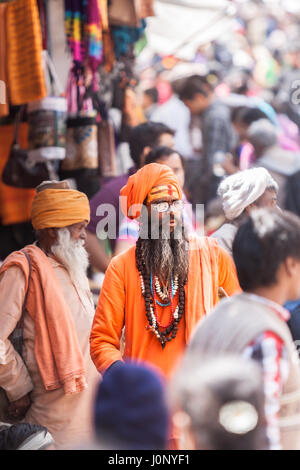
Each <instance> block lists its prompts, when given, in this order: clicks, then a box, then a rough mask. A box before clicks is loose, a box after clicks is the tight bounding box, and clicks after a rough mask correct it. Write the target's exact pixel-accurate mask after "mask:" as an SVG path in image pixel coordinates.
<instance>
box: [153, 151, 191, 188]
mask: <svg viewBox="0 0 300 470" xmlns="http://www.w3.org/2000/svg"><path fill="white" fill-rule="evenodd" d="M156 163H160V164H161V165H167V166H168V167H169V168H171V170H172V171H173V173H174V175H176V176H177V179H178V181H179V184H180V187H181V188H183V186H184V169H183V166H182V162H181V158H180V156H179V155H178V153H176V152H174V153H172V155H169V156H168V157H165V158H162V159H161V160H157V162H156Z"/></svg>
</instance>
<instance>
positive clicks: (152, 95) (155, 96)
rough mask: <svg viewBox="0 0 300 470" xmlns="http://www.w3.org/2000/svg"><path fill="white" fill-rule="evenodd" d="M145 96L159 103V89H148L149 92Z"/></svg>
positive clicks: (146, 91)
mask: <svg viewBox="0 0 300 470" xmlns="http://www.w3.org/2000/svg"><path fill="white" fill-rule="evenodd" d="M144 94H145V95H147V96H149V98H151V100H152V101H153V103H158V91H157V88H148V90H145V91H144Z"/></svg>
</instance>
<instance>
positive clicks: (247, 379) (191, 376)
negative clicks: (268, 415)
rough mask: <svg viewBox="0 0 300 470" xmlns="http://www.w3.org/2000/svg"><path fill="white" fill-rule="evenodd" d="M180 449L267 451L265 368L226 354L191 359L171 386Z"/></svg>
mask: <svg viewBox="0 0 300 470" xmlns="http://www.w3.org/2000/svg"><path fill="white" fill-rule="evenodd" d="M169 395H170V398H171V403H172V408H173V419H172V421H173V424H174V426H175V427H176V429H177V430H178V434H179V435H180V436H181V437H180V439H179V442H178V448H179V449H181V450H265V449H267V447H268V440H267V436H266V419H265V414H264V388H263V378H262V373H261V369H260V368H259V366H258V365H257V364H256V363H255V362H254V361H252V360H246V359H243V358H241V357H238V356H233V355H232V356H231V355H225V356H224V357H222V358H219V357H217V358H214V357H213V356H212V357H209V358H205V359H204V360H201V361H199V356H198V355H197V354H194V355H190V356H189V357H188V358H186V360H184V361H183V362H182V364H181V366H180V368H179V369H178V370H177V371H176V373H175V375H174V377H173V379H172V381H171V383H170V387H169Z"/></svg>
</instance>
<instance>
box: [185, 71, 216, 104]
mask: <svg viewBox="0 0 300 470" xmlns="http://www.w3.org/2000/svg"><path fill="white" fill-rule="evenodd" d="M211 91H212V87H211V85H210V84H209V83H208V82H207V80H206V79H205V77H201V76H195V75H194V76H192V77H189V78H187V79H186V81H185V82H184V84H183V85H182V87H181V89H180V91H179V98H180V99H181V100H192V99H193V98H194V97H195V96H196V95H197V94H199V93H200V94H201V95H203V96H206V97H207V96H208V95H209V93H210V92H211Z"/></svg>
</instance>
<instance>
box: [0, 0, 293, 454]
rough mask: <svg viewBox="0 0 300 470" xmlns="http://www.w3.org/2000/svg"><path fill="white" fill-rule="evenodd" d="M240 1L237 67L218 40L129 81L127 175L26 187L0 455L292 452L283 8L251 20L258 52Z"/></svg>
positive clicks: (0, 308)
mask: <svg viewBox="0 0 300 470" xmlns="http://www.w3.org/2000/svg"><path fill="white" fill-rule="evenodd" d="M250 3H251V4H252V7H253V5H254V6H255V2H250ZM253 8H254V7H253ZM253 8H252V10H251V8H250V10H249V12H248V13H246V11H244V10H243V9H241V16H240V18H239V21H240V30H239V31H238V32H237V33H236V34H239V35H240V37H239V40H240V43H241V44H242V46H243V47H242V49H243V52H244V53H245V54H246V51H247V58H248V62H247V60H246V58H245V54H244V56H243V57H244V62H245V63H247V64H248V65H247V67H248V68H247V67H236V66H235V65H234V64H235V63H236V61H237V58H236V54H234V53H233V51H231V50H230V48H228V47H227V46H228V45H227V46H226V45H224V44H222V45H220V44H219V43H218V42H216V43H214V44H213V46H212V45H211V46H210V49H209V50H208V51H206V52H205V51H204V50H203V49H201V48H200V49H199V51H198V56H197V57H198V59H197V60H198V62H202V63H205V66H206V68H207V71H206V73H203V74H202V75H200V74H194V73H193V74H190V75H189V76H186V77H184V78H182V77H181V78H180V79H176V80H174V82H173V83H172V84H171V85H172V91H171V94H170V96H169V99H168V100H166V101H165V102H164V103H162V102H161V101H160V93H159V86H158V85H157V83H158V81H159V77H156V81H155V80H154V81H153V83H152V85H151V87H150V86H149V88H147V89H146V90H144V93H143V97H142V100H141V108H142V109H143V114H144V122H141V123H140V124H138V125H136V126H129V128H128V129H127V133H128V149H129V154H130V162H131V164H132V166H130V165H129V166H128V168H127V171H126V173H124V174H119V175H118V176H116V177H110V178H107V180H106V181H102V186H101V188H100V190H99V191H98V192H97V193H96V194H94V196H93V197H91V198H90V200H89V199H88V197H87V196H86V194H84V193H83V192H81V191H79V190H77V189H73V188H72V187H71V186H70V184H69V181H68V180H64V181H45V182H43V183H42V184H40V185H39V186H38V187H37V188H36V194H35V196H34V199H33V203H32V208H31V222H32V226H33V229H34V233H35V241H34V243H32V244H29V245H26V246H25V247H24V248H23V249H22V250H18V251H13V252H12V253H11V254H9V256H8V257H6V258H5V259H3V260H2V264H1V267H0V449H20V450H21V449H84V450H86V449H98V450H104V449H115V450H117V449H119V450H128V449H134V450H141V449H148V450H225V449H235V450H241V449H244V450H267V449H272V450H281V449H283V450H285V449H300V361H299V356H298V352H297V346H298V344H299V340H300V323H299V312H300V219H299V215H300V198H299V180H300V119H299V116H300V115H299V110H298V108H297V106H295V104H294V103H293V100H292V99H290V95H291V93H292V90H293V88H292V85H293V83H294V80H295V77H297V73H298V72H297V67H298V65H299V64H298V62H297V61H298V60H299V59H298V58H297V54H294V49H293V50H292V49H291V48H289V47H288V46H287V47H286V49H284V47H283V44H282V35H281V36H280V34H279V33H280V32H281V33H282V34H284V35H285V37H286V38H290V37H294V36H293V34H294V29H293V28H292V26H293V24H294V22H295V21H296V20H295V17H294V16H293V15H292V14H286V15H283V16H282V15H280V12H277V11H276V12H275V13H274V14H273V15H271V14H270V13H268V14H267V13H266V14H265V16H264V21H265V22H264V28H261V29H259V34H261V35H262V36H264V37H265V38H266V45H267V46H266V47H267V49H266V50H265V55H264V54H263V53H262V51H259V50H258V49H257V48H258V46H257V44H256V41H255V39H254V36H253V29H255V24H256V18H255V12H254V13H253V11H254V10H255V8H254V10H253ZM251 12H252V13H251ZM247 15H248V16H247ZM251 15H252V16H251ZM280 37H281V42H280V41H279V39H280ZM278 38H279V39H278ZM278 41H279V42H278ZM295 44H296V43H295ZM295 44H294V46H295ZM294 46H293V47H294ZM295 47H296V46H295ZM299 49H300V45H299ZM266 51H267V52H268V54H267V52H266ZM266 54H267V56H268V58H269V62H270V63H269V69H268V70H267V71H266V73H265V74H263V73H262V70H261V69H262V68H263V64H262V61H261V60H260V59H261V57H265V56H266ZM239 57H240V56H239ZM213 60H214V62H213ZM213 64H214V65H215V66H216V64H217V65H218V67H217V70H213V67H212V66H213ZM249 64H250V65H249ZM272 64H273V68H274V70H275V71H274V73H273V75H272V77H271V78H270V68H271V65H272ZM276 64H277V67H275V65H276ZM226 69H228V70H230V73H227V74H226V73H225V70H226ZM272 70H273V69H272ZM233 71H234V72H235V73H234V74H233ZM160 78H161V77H160ZM268 80H269V82H268ZM287 83H289V84H288V85H287ZM283 90H288V95H289V96H288V97H286V95H284V98H282V92H283ZM267 92H268V93H267ZM97 273H101V274H102V277H103V280H102V281H101V285H100V284H99V286H98V289H99V296H98V295H97V298H96V299H95V296H93V295H92V290H91V287H92V286H94V285H95V283H96V279H98V278H97ZM97 282H98V281H97ZM297 341H298V343H297Z"/></svg>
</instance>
